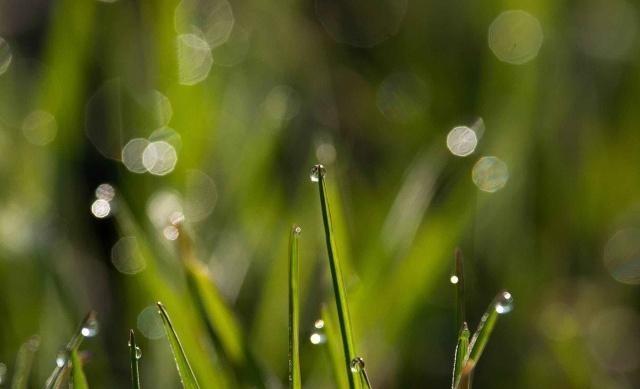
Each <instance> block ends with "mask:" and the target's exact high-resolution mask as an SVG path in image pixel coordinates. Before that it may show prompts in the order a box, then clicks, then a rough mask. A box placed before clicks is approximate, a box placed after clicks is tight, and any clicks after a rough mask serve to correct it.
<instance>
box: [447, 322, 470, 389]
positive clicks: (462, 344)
mask: <svg viewBox="0 0 640 389" xmlns="http://www.w3.org/2000/svg"><path fill="white" fill-rule="evenodd" d="M470 336H471V333H470V332H469V327H468V326H467V323H466V322H463V323H462V328H460V334H459V335H458V344H457V345H456V353H455V356H454V360H453V377H452V379H451V388H455V384H456V378H457V377H458V376H460V372H461V371H462V364H463V363H464V360H465V358H466V357H467V351H468V350H469V337H470ZM462 388H463V389H466V387H464V386H463V387H462Z"/></svg>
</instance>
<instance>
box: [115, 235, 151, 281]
mask: <svg viewBox="0 0 640 389" xmlns="http://www.w3.org/2000/svg"><path fill="white" fill-rule="evenodd" d="M138 245H139V243H138V240H137V239H136V237H135V236H125V237H122V238H120V239H119V240H118V241H117V242H116V244H114V245H113V247H112V248H111V263H113V266H114V267H115V268H116V269H117V270H118V271H119V272H120V273H124V274H136V273H139V272H141V271H142V270H144V268H145V267H146V262H145V260H144V257H143V256H142V254H141V252H140V247H139V246H138Z"/></svg>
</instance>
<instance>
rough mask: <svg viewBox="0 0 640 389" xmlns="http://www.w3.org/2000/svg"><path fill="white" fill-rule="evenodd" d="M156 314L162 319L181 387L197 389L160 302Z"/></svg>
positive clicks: (188, 365)
mask: <svg viewBox="0 0 640 389" xmlns="http://www.w3.org/2000/svg"><path fill="white" fill-rule="evenodd" d="M158 313H159V314H160V318H161V319H162V324H163V326H164V332H165V334H166V335H167V340H168V341H169V346H171V352H172V353H173V359H174V360H175V362H176V367H177V368H178V374H179V375H180V382H182V387H183V388H186V389H199V388H200V385H198V381H197V380H196V376H195V374H193V370H192V369H191V365H190V364H189V360H188V359H187V356H186V355H185V353H184V349H183V348H182V344H181V343H180V339H179V338H178V334H176V332H175V330H174V329H173V324H171V319H170V318H169V314H168V313H167V310H166V309H165V308H164V306H163V305H162V303H160V302H158Z"/></svg>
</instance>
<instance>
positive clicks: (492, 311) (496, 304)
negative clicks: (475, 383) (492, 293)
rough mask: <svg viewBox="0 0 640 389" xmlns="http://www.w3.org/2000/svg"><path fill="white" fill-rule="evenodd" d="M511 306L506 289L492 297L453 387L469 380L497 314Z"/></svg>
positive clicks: (458, 386)
mask: <svg viewBox="0 0 640 389" xmlns="http://www.w3.org/2000/svg"><path fill="white" fill-rule="evenodd" d="M512 308H513V296H512V295H511V293H509V292H507V291H506V290H504V291H501V292H500V293H498V294H497V295H496V297H495V298H494V299H493V301H492V302H491V304H490V305H489V308H487V311H486V312H485V313H484V315H482V318H481V319H480V324H478V328H477V329H476V332H475V333H474V334H473V337H472V338H471V341H470V342H469V352H468V355H467V358H465V361H464V363H463V365H462V371H461V372H460V376H459V377H458V379H457V380H456V382H457V385H456V386H455V388H463V386H462V384H464V383H465V382H470V380H471V374H472V373H473V370H474V369H475V366H476V364H477V363H478V360H479V359H480V357H481V356H482V352H483V351H484V348H485V347H486V345H487V342H488V341H489V338H490V337H491V333H492V332H493V329H494V327H495V325H496V322H497V321H498V316H499V315H501V314H505V313H508V312H510V311H511V309H512ZM469 386H470V384H469Z"/></svg>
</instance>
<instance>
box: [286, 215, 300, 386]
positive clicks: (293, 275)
mask: <svg viewBox="0 0 640 389" xmlns="http://www.w3.org/2000/svg"><path fill="white" fill-rule="evenodd" d="M299 236H300V227H299V226H297V225H294V226H293V227H292V228H291V235H290V238H289V239H290V240H289V387H290V388H293V389H300V388H302V383H301V380H302V378H301V376H300V301H299V300H300V293H299V290H298V283H299V280H300V274H299V270H298V239H299Z"/></svg>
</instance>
